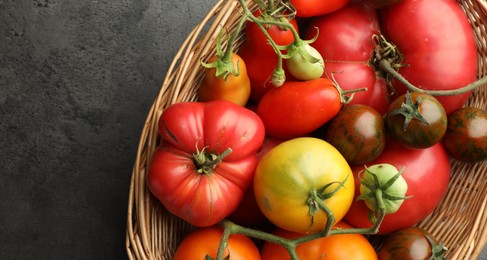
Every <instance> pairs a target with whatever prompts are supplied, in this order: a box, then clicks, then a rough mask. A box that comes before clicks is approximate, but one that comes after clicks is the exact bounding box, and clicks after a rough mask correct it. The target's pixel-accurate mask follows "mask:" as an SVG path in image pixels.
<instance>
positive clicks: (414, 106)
mask: <svg viewBox="0 0 487 260" xmlns="http://www.w3.org/2000/svg"><path fill="white" fill-rule="evenodd" d="M405 98H406V100H405V101H404V103H402V104H401V107H400V108H396V109H394V110H392V111H391V112H389V113H388V114H387V115H386V116H388V117H389V116H394V115H402V116H404V124H403V131H406V130H407V128H408V126H409V123H411V120H413V119H415V120H418V121H420V122H422V123H424V124H427V125H430V123H429V122H428V120H426V118H424V117H423V115H422V114H421V111H420V110H419V105H420V103H421V97H418V98H417V99H416V101H415V102H413V101H412V99H411V93H410V92H409V91H408V92H407V93H406V96H405Z"/></svg>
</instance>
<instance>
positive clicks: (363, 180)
mask: <svg viewBox="0 0 487 260" xmlns="http://www.w3.org/2000/svg"><path fill="white" fill-rule="evenodd" d="M403 171H404V168H402V169H401V170H400V171H398V170H397V168H396V167H394V166H393V165H391V164H386V163H383V164H375V165H372V166H370V167H365V170H363V171H362V172H361V173H360V174H359V176H361V177H360V194H361V195H360V196H359V197H358V198H357V199H358V200H364V202H365V204H366V205H367V207H368V208H369V209H370V210H371V211H372V212H378V211H382V212H383V213H384V214H392V213H395V212H396V211H397V210H399V208H400V207H401V205H402V203H403V202H404V200H405V199H407V198H409V197H406V196H405V195H406V192H407V190H408V184H407V183H406V181H405V180H404V178H403V177H402V175H401V174H402V173H403Z"/></svg>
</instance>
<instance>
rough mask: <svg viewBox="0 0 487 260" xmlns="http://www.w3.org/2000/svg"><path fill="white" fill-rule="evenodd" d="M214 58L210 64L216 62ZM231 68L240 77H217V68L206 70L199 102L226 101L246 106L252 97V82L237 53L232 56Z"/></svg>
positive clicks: (229, 75) (200, 89)
mask: <svg viewBox="0 0 487 260" xmlns="http://www.w3.org/2000/svg"><path fill="white" fill-rule="evenodd" d="M217 59H218V57H216V56H215V57H212V58H211V59H209V60H208V63H212V62H215V61H216V60H217ZM228 62H229V63H230V64H229V66H232V67H234V70H235V71H238V75H233V74H231V73H230V74H228V76H227V77H226V78H224V77H218V76H216V69H215V68H207V69H205V77H204V78H203V81H201V85H200V87H199V89H198V96H199V100H200V101H202V102H206V101H211V100H215V99H224V100H228V101H231V102H233V103H235V104H237V105H240V106H245V105H246V104H247V101H248V100H249V97H250V80H249V76H248V75H247V67H246V66H245V62H244V61H243V59H242V58H241V57H240V56H239V55H238V54H235V53H232V55H231V56H230V61H228Z"/></svg>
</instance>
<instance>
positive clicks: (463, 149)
mask: <svg viewBox="0 0 487 260" xmlns="http://www.w3.org/2000/svg"><path fill="white" fill-rule="evenodd" d="M443 145H444V146H445V149H446V150H447V152H448V154H450V155H451V156H452V157H453V158H455V159H457V160H459V161H462V162H479V161H482V160H485V159H487V112H486V111H485V110H482V109H479V108H474V107H464V108H460V109H458V110H457V111H455V112H453V114H451V115H450V116H449V118H448V128H447V130H446V134H445V136H444V137H443Z"/></svg>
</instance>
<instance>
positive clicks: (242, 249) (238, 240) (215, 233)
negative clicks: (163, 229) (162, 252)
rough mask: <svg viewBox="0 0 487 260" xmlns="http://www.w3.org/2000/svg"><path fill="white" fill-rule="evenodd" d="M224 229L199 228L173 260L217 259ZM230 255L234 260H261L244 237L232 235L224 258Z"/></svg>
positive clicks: (213, 227) (255, 248) (185, 241)
mask: <svg viewBox="0 0 487 260" xmlns="http://www.w3.org/2000/svg"><path fill="white" fill-rule="evenodd" d="M222 235H223V229H222V228H221V227H218V226H211V227H206V228H199V229H196V230H195V231H193V232H191V233H190V234H188V235H187V236H186V237H185V238H184V239H183V241H182V242H181V244H179V246H178V248H177V249H176V252H175V255H174V258H173V260H189V259H194V260H196V259H198V260H200V259H201V260H204V259H206V258H205V257H206V256H207V255H208V256H210V257H212V258H213V259H216V255H217V252H218V246H219V245H220V240H221V238H222ZM228 253H230V256H231V257H230V259H232V260H233V259H234V260H260V259H261V258H260V255H259V249H258V248H257V246H256V245H255V244H254V243H253V242H252V240H251V239H250V238H248V237H246V236H244V235H237V234H236V235H230V237H229V238H228V248H227V251H226V252H225V255H224V258H225V257H226V256H228Z"/></svg>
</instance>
